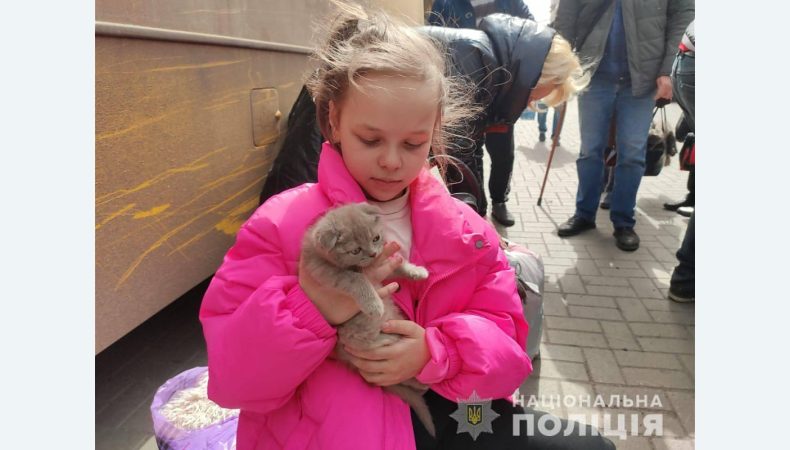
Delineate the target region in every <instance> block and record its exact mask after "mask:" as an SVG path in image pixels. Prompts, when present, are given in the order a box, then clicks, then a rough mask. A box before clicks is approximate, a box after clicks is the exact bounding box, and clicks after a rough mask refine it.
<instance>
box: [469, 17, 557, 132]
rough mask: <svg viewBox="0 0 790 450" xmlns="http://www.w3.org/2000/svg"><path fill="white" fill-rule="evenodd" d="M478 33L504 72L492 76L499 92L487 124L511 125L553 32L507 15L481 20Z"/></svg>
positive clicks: (524, 102) (534, 81) (524, 104)
mask: <svg viewBox="0 0 790 450" xmlns="http://www.w3.org/2000/svg"><path fill="white" fill-rule="evenodd" d="M480 30H481V31H483V32H484V33H485V34H486V35H487V36H488V38H489V40H490V41H491V47H492V49H493V51H494V54H495V55H496V59H497V60H498V61H499V66H500V67H502V68H504V69H506V70H507V72H505V71H501V70H498V71H495V72H494V74H493V75H494V77H495V79H496V80H497V83H496V84H497V85H498V86H499V89H498V90H497V92H496V94H495V96H494V99H493V104H492V106H491V109H490V110H491V112H492V116H493V117H489V120H488V122H489V123H502V122H505V123H509V124H512V123H515V121H516V120H518V117H519V116H520V115H521V113H522V112H523V111H524V108H526V107H527V100H529V95H530V92H531V91H532V89H533V88H534V87H535V85H536V84H537V82H538V79H540V73H541V71H543V62H544V61H545V59H546V55H548V53H549V49H550V48H551V41H552V39H553V38H554V34H555V31H554V30H553V29H552V28H549V27H544V26H540V25H538V23H537V22H535V21H532V20H529V19H522V18H520V17H514V16H509V15H507V14H491V15H489V16H486V17H484V18H483V20H482V21H481V22H480Z"/></svg>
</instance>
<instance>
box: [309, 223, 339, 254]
mask: <svg viewBox="0 0 790 450" xmlns="http://www.w3.org/2000/svg"><path fill="white" fill-rule="evenodd" d="M338 239H340V231H338V230H336V229H335V228H334V227H331V226H328V227H322V228H320V229H318V230H315V240H316V242H318V244H319V245H320V246H321V247H323V248H325V249H327V250H330V249H333V248H334V247H335V244H337V240H338Z"/></svg>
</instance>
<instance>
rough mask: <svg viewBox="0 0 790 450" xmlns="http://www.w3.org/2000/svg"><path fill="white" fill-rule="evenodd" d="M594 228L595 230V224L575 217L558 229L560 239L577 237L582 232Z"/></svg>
mask: <svg viewBox="0 0 790 450" xmlns="http://www.w3.org/2000/svg"><path fill="white" fill-rule="evenodd" d="M593 228H595V222H591V221H589V220H587V219H582V218H581V217H579V216H576V215H574V216H573V217H571V218H570V219H568V221H567V222H565V223H563V224H562V225H560V227H559V228H558V229H557V235H559V236H560V237H569V236H576V235H577V234H579V233H581V232H582V231H587V230H592V229H593Z"/></svg>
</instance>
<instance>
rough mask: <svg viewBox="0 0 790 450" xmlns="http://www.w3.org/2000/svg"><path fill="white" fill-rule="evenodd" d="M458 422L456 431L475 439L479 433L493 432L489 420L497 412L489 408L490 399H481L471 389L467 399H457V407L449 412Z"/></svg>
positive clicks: (494, 417)
mask: <svg viewBox="0 0 790 450" xmlns="http://www.w3.org/2000/svg"><path fill="white" fill-rule="evenodd" d="M450 417H452V418H453V419H454V420H455V421H456V422H458V433H459V434H460V433H469V434H470V435H471V436H472V439H473V440H477V437H478V436H479V435H480V433H493V432H494V430H493V429H492V428H491V422H493V421H494V419H496V418H497V417H499V414H497V413H496V412H495V411H494V410H493V409H491V399H486V400H483V399H481V398H480V397H479V396H478V395H477V392H475V391H472V395H470V396H469V398H468V399H458V409H457V410H456V411H455V412H454V413H452V414H450Z"/></svg>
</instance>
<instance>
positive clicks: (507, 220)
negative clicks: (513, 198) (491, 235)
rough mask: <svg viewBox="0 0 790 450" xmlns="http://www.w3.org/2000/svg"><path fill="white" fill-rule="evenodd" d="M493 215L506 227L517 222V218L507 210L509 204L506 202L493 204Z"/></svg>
mask: <svg viewBox="0 0 790 450" xmlns="http://www.w3.org/2000/svg"><path fill="white" fill-rule="evenodd" d="M491 216H492V217H493V218H494V219H496V221H497V222H499V223H501V224H502V225H504V226H506V227H512V226H513V225H515V224H516V220H515V219H514V218H513V215H512V214H510V212H509V211H508V210H507V205H506V204H504V203H494V204H493V205H491Z"/></svg>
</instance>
